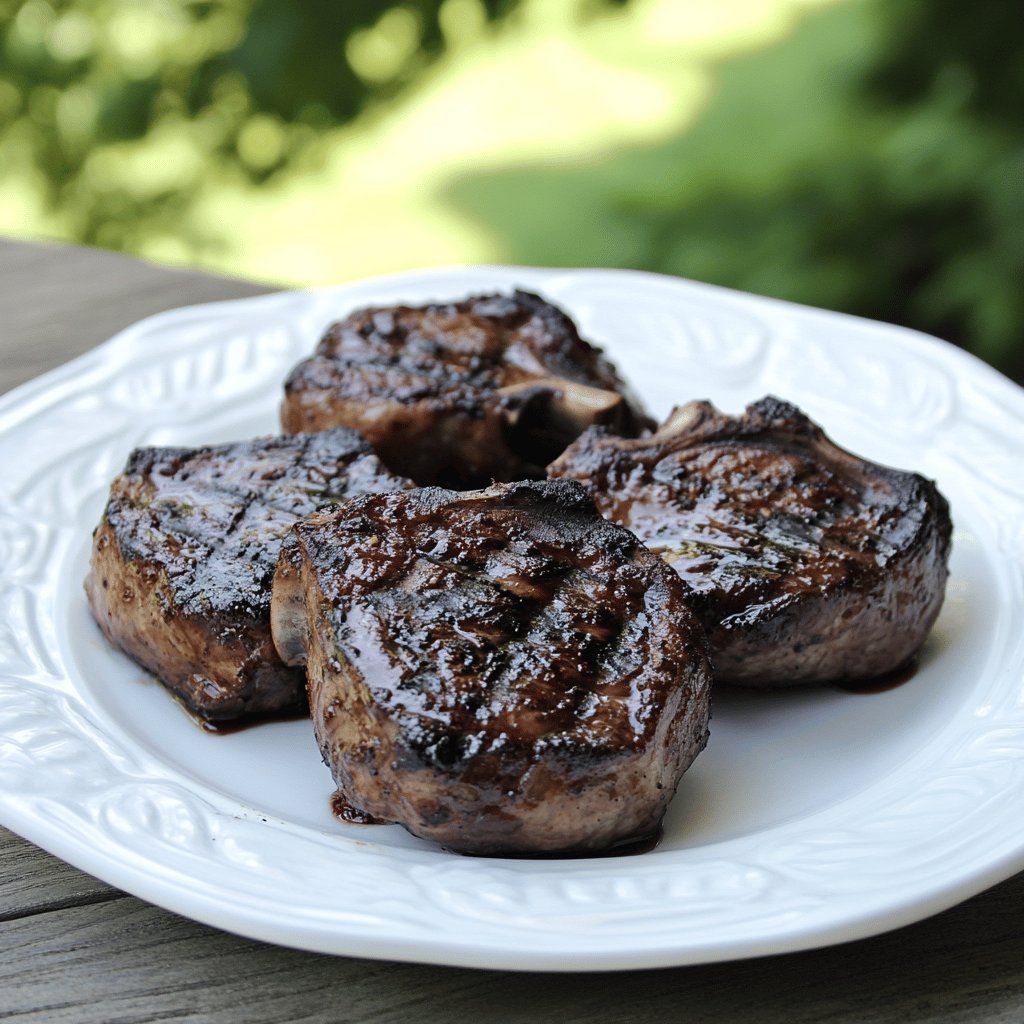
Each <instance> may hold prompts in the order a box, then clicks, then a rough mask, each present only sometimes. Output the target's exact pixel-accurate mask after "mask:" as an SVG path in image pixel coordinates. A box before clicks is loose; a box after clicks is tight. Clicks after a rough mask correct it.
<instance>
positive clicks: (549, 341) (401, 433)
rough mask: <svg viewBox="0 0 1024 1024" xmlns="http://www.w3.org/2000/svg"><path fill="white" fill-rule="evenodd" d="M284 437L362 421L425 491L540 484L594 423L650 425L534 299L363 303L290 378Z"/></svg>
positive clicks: (627, 429)
mask: <svg viewBox="0 0 1024 1024" xmlns="http://www.w3.org/2000/svg"><path fill="white" fill-rule="evenodd" d="M281 422H282V424H283V427H284V429H285V430H287V431H295V430H323V429H324V428H326V427H332V426H338V425H344V426H349V427H354V428H355V429H356V430H358V431H359V432H360V433H361V434H362V435H363V436H364V437H366V439H367V440H368V441H369V442H370V444H371V445H372V446H373V448H374V450H375V451H376V452H377V454H378V455H379V456H380V457H381V459H382V460H383V461H384V463H385V464H386V465H387V466H389V467H390V468H391V469H392V470H394V471H395V472H397V473H402V474H404V475H405V476H408V477H411V478H412V479H413V480H415V481H416V482H417V483H418V484H444V485H446V486H455V487H473V486H483V485H485V484H488V483H490V482H491V481H492V480H494V479H497V480H521V479H526V478H530V477H543V476H544V467H545V466H546V465H547V464H548V463H549V462H550V461H551V460H552V459H553V458H555V456H557V455H558V454H559V453H560V452H561V451H562V450H563V449H564V448H565V446H566V445H567V444H569V442H570V441H572V440H573V439H574V438H575V437H577V436H578V435H579V433H580V432H581V431H582V430H583V429H584V428H586V427H588V426H590V425H592V424H603V425H605V426H608V427H609V428H610V429H612V430H613V431H615V432H616V433H621V434H625V435H628V436H635V435H636V434H637V433H639V432H640V431H641V430H642V429H644V428H646V427H648V426H653V423H652V422H651V421H649V420H648V419H647V417H646V416H645V414H644V413H643V411H642V410H641V408H640V406H639V405H638V404H637V403H636V401H635V400H634V399H632V398H631V397H630V396H629V395H628V393H627V392H626V389H625V386H624V385H623V383H622V381H621V380H620V379H619V377H618V375H617V374H616V372H615V370H614V368H613V367H612V366H611V364H610V363H609V362H608V361H607V360H606V359H604V358H603V357H602V355H601V354H600V352H599V351H598V350H597V349H595V348H593V347H592V346H591V345H589V344H588V343H587V342H585V341H583V340H582V339H581V338H580V336H579V334H578V333H577V331H576V328H575V326H574V325H573V323H572V321H571V320H570V319H569V318H568V317H567V316H566V315H565V314H564V313H563V312H562V311H561V310H559V309H557V308H556V307H554V306H552V305H551V304H550V303H548V302H545V301H544V300H543V299H541V298H539V297H538V296H536V295H531V294H529V293H528V292H521V291H517V292H515V294H513V295H511V296H506V295H485V296H479V297H476V298H470V299H466V300H464V301H462V302H454V303H443V304H437V305H428V306H422V307H413V306H393V307H388V308H371V309H364V310H360V311H358V312H355V313H353V314H351V316H349V317H348V318H347V319H345V320H342V321H340V322H339V323H336V324H334V325H333V326H331V327H330V328H329V329H328V331H327V333H326V334H325V335H324V337H323V339H322V340H321V342H320V344H319V346H318V347H317V350H316V352H315V354H314V355H313V356H312V358H310V359H307V360H305V361H304V362H301V363H299V365H298V366H296V367H295V369H294V370H292V372H291V375H290V376H289V377H288V380H287V381H286V383H285V399H284V403H283V405H282V409H281Z"/></svg>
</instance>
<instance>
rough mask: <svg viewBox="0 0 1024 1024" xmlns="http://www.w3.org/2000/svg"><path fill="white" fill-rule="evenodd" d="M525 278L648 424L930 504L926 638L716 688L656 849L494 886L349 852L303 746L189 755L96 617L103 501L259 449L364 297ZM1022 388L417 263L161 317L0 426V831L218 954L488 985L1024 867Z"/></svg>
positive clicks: (549, 275) (609, 288) (724, 309)
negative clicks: (899, 661)
mask: <svg viewBox="0 0 1024 1024" xmlns="http://www.w3.org/2000/svg"><path fill="white" fill-rule="evenodd" d="M512 286H523V287H527V288H531V289H534V290H538V291H541V292H543V293H544V294H545V295H546V296H547V297H549V298H550V299H552V300H553V301H555V302H557V303H559V304H561V305H563V306H564V307H565V308H567V309H568V310H569V311H570V312H571V313H572V314H573V315H574V316H575V318H576V319H577V321H578V323H579V324H580V326H581V329H582V332H583V334H584V335H585V336H587V337H589V338H591V339H593V340H595V341H596V342H598V343H600V344H601V345H603V346H604V347H605V348H606V349H607V351H608V353H609V354H610V355H611V356H612V358H613V359H614V360H615V361H616V362H617V363H618V364H619V366H620V367H621V368H622V369H623V371H624V372H625V374H626V375H627V376H628V377H629V379H630V380H631V382H632V383H633V385H634V386H635V388H636V389H637V391H638V392H639V393H640V394H641V395H642V396H643V397H644V398H645V399H646V401H647V402H648V404H649V406H650V407H651V409H652V411H653V412H654V413H655V414H656V415H659V416H660V415H662V414H664V413H666V412H667V411H668V410H669V408H670V407H671V406H672V405H673V404H674V403H678V402H683V401H686V400H689V399H691V398H710V399H711V400H713V401H714V402H715V403H716V404H718V405H719V406H720V407H721V408H723V409H724V410H726V411H730V412H737V411H739V410H740V409H741V408H742V407H743V406H744V405H745V404H746V403H747V402H748V401H751V400H753V399H756V398H758V397H760V396H762V395H764V394H766V393H774V394H776V395H779V396H780V397H784V398H788V399H790V400H792V401H795V402H796V403H797V404H799V405H801V406H802V407H803V408H804V409H805V411H806V412H807V413H809V414H810V415H811V416H812V417H813V418H815V419H817V420H818V421H819V422H821V423H822V424H823V425H825V427H826V429H827V430H828V431H829V433H830V434H831V435H832V436H833V438H834V439H835V440H836V441H838V442H839V443H840V444H843V445H846V446H847V447H850V448H852V449H854V450H855V451H857V452H859V453H861V454H863V455H865V456H867V457H870V458H872V459H875V460H877V461H881V462H885V463H889V464H893V465H897V466H901V467H905V468H912V469H916V470H918V471H920V472H922V473H924V474H926V475H928V476H931V477H933V478H935V479H937V481H938V483H939V485H940V487H941V489H942V490H943V492H944V493H945V494H946V495H947V497H948V498H949V499H950V501H951V504H952V508H953V515H954V520H955V535H954V554H953V560H952V576H951V579H950V581H949V588H948V593H947V600H946V605H945V608H944V611H943V613H942V616H941V618H940V620H939V622H938V624H937V626H936V628H935V630H934V632H933V635H932V637H931V639H930V640H929V642H928V644H927V646H926V648H925V651H924V653H923V657H922V660H921V666H920V669H919V670H918V672H917V673H916V675H915V676H914V677H913V678H912V679H911V680H910V681H909V682H907V683H905V684H904V685H902V686H900V687H897V688H895V689H892V690H890V691H888V692H884V693H879V694H873V695H864V694H850V693H844V692H841V691H838V690H830V689H823V690H817V691H814V692H807V693H785V694H734V693H727V692H723V693H720V694H719V695H718V699H717V702H716V706H715V711H714V719H713V722H712V734H711V742H710V744H709V746H708V749H707V750H706V751H705V752H704V753H703V754H702V755H701V756H700V757H699V758H698V760H697V762H696V764H695V765H694V767H693V768H692V769H691V770H690V771H689V772H688V773H687V775H686V776H685V777H684V779H683V783H682V786H681V788H680V791H679V794H678V795H677V798H676V800H675V802H674V804H673V805H672V808H671V810H670V813H669V816H668V819H667V822H666V830H665V838H664V840H663V841H662V843H661V845H660V846H659V847H658V848H657V849H656V850H654V851H653V852H649V853H646V854H643V855H638V856H631V857H620V858H608V859H593V860H583V859H579V860H554V861H543V860H541V861H530V860H501V859H495V860H487V859H472V858H465V857H459V856H455V855H451V854H447V853H444V852H443V851H440V850H438V849H436V848H434V847H432V846H430V845H428V844H425V843H421V842H419V841H417V840H415V839H413V838H411V837H410V836H408V835H407V834H406V833H405V832H404V831H402V830H401V829H400V828H398V827H397V826H386V827H365V826H364V827H359V826H346V825H344V824H341V823H339V822H338V821H336V820H335V819H334V818H333V817H332V816H331V813H330V810H329V806H328V798H329V795H330V793H331V788H332V787H331V783H330V777H329V774H328V772H327V770H326V768H324V766H323V765H322V764H321V763H320V758H319V754H318V752H317V750H316V747H315V744H314V742H313V739H312V735H311V729H310V726H309V725H308V723H306V722H289V723H278V724H273V725H267V726H263V727H260V728H256V729H251V730H248V731H243V732H239V733H235V734H231V735H225V736H210V735H207V734H205V733H203V732H202V731H200V730H199V729H198V728H197V727H196V726H195V725H194V724H193V723H192V721H191V720H190V719H189V718H187V717H186V715H185V714H184V713H183V712H182V711H181V710H180V709H179V708H178V707H177V705H175V704H174V703H173V702H172V700H171V699H170V698H169V697H168V696H167V695H166V693H165V692H164V691H163V690H162V688H161V687H159V686H158V685H157V684H156V683H154V682H153V681H152V680H150V679H148V678H147V677H146V676H145V675H144V674H143V673H142V672H141V670H139V669H138V668H137V667H135V666H134V665H133V664H132V663H131V662H129V661H128V660H127V659H126V658H124V657H123V656H121V655H120V654H118V653H116V652H115V651H113V650H112V649H110V648H109V647H108V646H107V645H106V644H105V642H104V641H103V640H102V638H101V637H100V635H99V632H98V631H97V629H96V628H95V626H94V625H93V623H92V621H91V619H90V617H89V614H88V611H87V609H86V605H85V601H84V598H83V593H82V587H81V581H82V578H83V576H84V574H85V570H86V562H87V557H88V546H89V536H90V532H91V530H92V527H93V526H94V525H95V523H96V522H97V521H98V519H99V516H100V512H101V509H102V507H103V503H104V498H105V492H106V488H107V485H108V483H109V481H110V479H111V477H112V476H113V475H114V474H115V473H116V472H117V471H119V469H120V468H121V466H122V465H123V463H124V460H125V457H126V455H127V453H128V451H129V450H130V449H131V448H132V447H134V446H136V445H142V444H191V443H203V442H215V441H222V440H230V439H236V438H242V437H246V436H252V435H253V434H259V433H272V432H273V431H274V430H275V428H276V413H277V404H278V396H279V393H280V387H281V381H282V378H283V376H284V374H285V373H286V371H287V370H288V369H289V367H290V366H291V365H292V364H293V363H294V362H295V361H297V360H298V359H299V358H300V357H302V356H303V355H305V354H306V353H308V352H309V351H310V350H311V349H312V347H313V345H314V344H315V342H316V340H317V338H318V336H319V334H320V332H321V331H322V329H323V327H324V326H325V325H326V324H327V323H328V322H329V321H330V320H331V319H332V318H334V317H337V316H339V315H341V314H344V313H346V312H347V311H348V310H350V309H351V308H353V307H355V306H358V305H363V304H366V303H369V302H378V301H381V302H394V301H407V302H409V301H411V302H418V301H425V300H428V299H434V298H442V299H443V298H454V297H460V296H462V295H465V294H467V293H470V292H480V291H483V290H489V289H507V288H510V287H512ZM1022 442H1024V392H1022V391H1021V390H1020V389H1018V388H1016V387H1015V386H1014V385H1012V384H1011V383H1010V382H1008V381H1007V380H1005V379H1004V378H1002V377H1000V376H999V375H998V374H996V373H995V372H993V371H991V370H989V369H988V368H986V367H985V366H983V365H982V364H981V363H979V362H978V361H976V360H974V359H973V358H971V357H969V356H967V355H965V354H964V353H962V352H960V351H958V350H957V349H954V348H952V347H951V346H948V345H945V344H943V343H941V342H937V341H935V340H933V339H930V338H926V337H924V336H922V335H918V334H915V333H913V332H909V331H905V330H900V329H897V328H894V327H888V326H884V325H880V324H875V323H870V322H866V321H862V320H856V319H852V318H849V317H844V316H838V315H835V314H830V313H824V312H820V311H816V310H810V309H804V308H800V307H796V306H792V305H788V304H785V303H780V302H775V301H770V300H767V299H762V298H757V297H753V296H749V295H741V294H736V293H732V292H727V291H723V290H720V289H716V288H711V287H707V286H703V285H698V284H693V283H689V282H685V281H679V280H675V279H669V278H662V277H656V276H650V275H643V274H637V273H628V272H618V271H548V270H536V269H529V270H528V269H516V268H477V269H472V270H447V271H430V272H423V273H416V274H411V275H403V276H399V277H392V278H387V279H381V280H376V281H369V282H365V283H361V284H357V285H352V286H348V287H344V288H338V289H336V290H331V291H323V292H314V293H299V294H296V293H290V294H280V295H272V296H267V297H262V298H256V299H246V300H243V301H240V302H229V303H223V304H217V305H210V306H203V307H196V308H191V309H182V310H177V311H174V312H171V313H166V314H163V315H160V316H157V317H154V318H152V319H150V320H147V321H144V322H143V323H141V324H138V325H136V326H135V327H133V328H131V329H130V330H128V331H126V332H124V333H123V334H121V335H119V336H118V337H117V338H115V339H114V340H113V341H111V342H110V343H108V344H107V345H105V346H103V347H102V348H100V349H98V350H96V351H95V352H93V353H91V354H90V355H88V356H87V357H85V358H83V359H79V360H77V361H76V362H74V363H71V364H69V365H67V366H65V367H62V368H61V369H59V370H57V371H55V372H54V373H51V374H49V375H47V376H46V377H43V378H41V379H40V380H37V381H35V382H33V383H31V384H28V385H26V386H25V387H22V388H20V389H18V390H17V391H15V392H13V393H11V394H10V395H8V396H7V397H6V398H4V399H2V400H0V465H2V466H3V467H4V483H3V491H2V497H0V579H2V590H0V820H2V821H3V822H4V823H5V824H6V825H8V826H9V827H11V828H13V829H14V830H15V831H18V832H20V833H21V834H22V835H24V836H26V837H27V838H29V839H31V840H32V841H34V842H35V843H37V844H39V845H40V846H42V847H44V848H45V849H48V850H50V851H52V852H53V853H55V854H57V855H58V856H60V857H63V858H65V859H66V860H68V861H70V862H71V863H73V864H75V865H77V866H78V867H80V868H82V869H84V870H86V871H89V872H92V873H93V874H95V875H97V876H99V877H101V878H103V879H106V880H107V881H108V882H111V883H113V884H115V885H118V886H120V887H122V888H124V889H126V890H128V891H129V892H132V893H135V894H137V895H139V896H141V897H143V898H145V899H147V900H150V901H152V902H154V903H157V904H160V905H162V906H164V907H167V908H170V909H172V910H175V911H177V912H179V913H182V914H186V915H188V916H190V917H194V918H196V919H199V920H201V921H205V922H208V923H211V924H214V925H218V926H220V927H222V928H226V929H229V930H232V931H237V932H239V933H242V934H245V935H249V936H253V937H256V938H261V939H266V940H269V941H272V942H278V943H282V944H285V945H291V946H297V947H302V948H306V949H313V950H320V951H323V952H328V953H341V954H351V955H356V956H365V957H379V958H390V959H402V960H420V961H426V962H434V963H444V964H462V965H471V966H480V967H504V968H519V969H525V968H531V969H542V970H544V969H549V970H558V969H599V968H631V967H651V966H659V965H669V964H684V963H696V962H702V961H710V960H720V959H726V958H735V957H744V956H752V955H757V954H764V953H776V952H781V951H786V950H796V949H803V948H808V947H812V946H817V945H822V944H826V943H832V942H838V941H841V940H846V939H854V938H858V937H861V936H865V935H869V934H872V933H876V932H880V931H884V930H886V929H889V928H893V927H896V926H898V925H901V924H905V923H908V922H911V921H914V920H917V919H919V918H922V917H925V916H927V915H929V914H932V913H934V912H936V911H939V910H942V909H943V908H945V907H948V906H950V905H952V904H954V903H956V902H958V901H959V900H962V899H964V898H965V897H967V896H970V895H972V894H974V893H976V892H978V891H980V890H981V889H983V888H985V887H986V886H988V885H990V884H992V883H994V882H996V881H999V880H1001V879H1003V878H1005V877H1007V876H1009V875H1010V874H1012V873H1014V872H1016V871H1018V870H1020V869H1021V868H1024V634H1022V630H1021V625H1020V624H1021V622H1022V621H1024V571H1022V566H1024V472H1022V469H1024V464H1022V456H1021V451H1022Z"/></svg>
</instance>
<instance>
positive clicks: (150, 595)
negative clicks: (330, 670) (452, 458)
mask: <svg viewBox="0 0 1024 1024" xmlns="http://www.w3.org/2000/svg"><path fill="white" fill-rule="evenodd" d="M409 486H411V484H410V483H409V481H405V480H402V479H401V478H398V477H395V476H393V475H392V474H390V473H388V472H387V471H386V470H384V468H383V467H382V466H381V464H380V462H379V461H378V459H377V457H376V456H375V455H374V454H373V453H372V452H371V451H370V449H369V447H368V446H367V445H366V443H365V442H364V441H363V440H362V439H361V438H360V437H359V436H358V435H357V434H355V433H354V432H353V431H350V430H345V429H338V430H333V431H329V432H326V433H323V434H315V435H294V436H291V437H283V438H262V439H259V440H253V441H245V442H241V443H237V444H226V445H218V446H213V447H203V448H140V449H137V450H135V451H133V452H132V454H131V455H130V457H129V459H128V462H127V465H126V466H125V469H124V472H123V473H122V474H121V475H120V476H118V477H117V478H116V479H115V480H114V482H113V484H112V486H111V490H110V497H109V500H108V502H107V506H106V510H105V512H104V515H103V520H102V522H101V523H100V525H99V527H98V528H97V530H96V532H95V534H94V537H93V549H92V558H91V562H90V570H89V575H88V577H87V579H86V582H85V589H86V593H87V596H88V599H89V606H90V609H91V610H92V613H93V616H94V617H95V619H96V621H97V622H98V623H99V626H100V628H101V629H102V631H103V632H104V634H105V635H106V636H107V638H108V639H109V640H110V641H111V642H112V643H114V644H115V645H116V646H118V647H120V648H121V649H122V650H124V651H125V652H126V653H127V654H128V655H130V656H131V657H132V658H134V659H135V660H136V661H137V662H139V663H140V664H141V665H143V666H144V667H145V668H146V669H148V670H149V671H150V672H152V673H153V674H154V675H156V676H157V677H158V678H159V679H160V680H161V682H163V683H164V685H165V686H167V688H168V689H170V690H171V691H172V692H173V693H174V694H176V695H177V696H178V697H179V698H180V700H181V701H182V702H183V703H184V704H185V705H186V706H187V707H188V708H190V709H191V710H192V711H193V712H195V713H196V714H197V715H199V716H200V717H203V718H206V719H210V720H218V721H227V720H236V719H242V718H251V717H258V716H263V715H267V714H272V713H284V712H287V711H289V710H291V709H293V708H301V707H303V706H304V704H305V678H304V674H303V673H302V671H301V670H298V669H295V668H290V667H288V666H286V665H284V664H283V662H281V660H280V658H279V657H278V656H277V652H276V650H275V648H274V646H273V642H272V640H271V636H270V619H269V616H270V583H271V579H272V577H273V571H274V566H275V564H276V561H277V554H278V549H279V548H280V544H281V538H282V537H283V535H284V534H285V533H286V532H287V530H288V529H289V528H290V527H291V526H292V524H293V523H294V522H295V521H296V519H298V517H299V516H302V515H306V514H308V513H310V512H313V511H315V510H316V509H318V508H322V507H324V506H325V505H333V504H336V503H337V502H339V501H341V500H344V499H345V498H347V497H350V496H352V495H354V494H361V493H363V492H364V491H369V490H386V489H392V490H393V489H396V488H401V487H409Z"/></svg>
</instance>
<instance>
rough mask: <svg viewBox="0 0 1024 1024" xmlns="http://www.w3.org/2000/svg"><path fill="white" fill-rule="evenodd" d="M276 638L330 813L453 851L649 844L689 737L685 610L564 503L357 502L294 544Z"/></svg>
mask: <svg viewBox="0 0 1024 1024" xmlns="http://www.w3.org/2000/svg"><path fill="white" fill-rule="evenodd" d="M271 617H272V623H273V630H274V638H275V641H276V643H277V645H278V649H279V650H280V651H281V653H282V655H283V656H284V657H285V658H286V659H287V660H289V661H291V662H293V663H301V662H302V661H304V660H308V678H309V692H310V705H311V709H312V713H313V724H314V729H315V731H316V735H317V738H318V741H319V743H320V748H321V752H322V753H323V756H324V759H325V761H326V762H327V763H328V764H329V765H330V767H331V770H332V772H333V775H334V779H335V782H336V783H337V785H338V787H339V789H340V791H341V792H342V793H343V795H344V799H345V800H346V801H347V802H348V803H349V804H350V805H351V806H354V807H357V808H359V809H360V810H361V811H363V812H365V813H368V814H370V815H372V816H374V817H378V818H385V819H388V820H391V821H397V822H399V823H401V824H402V825H404V826H405V827H406V828H407V829H409V831H410V832H412V833H413V834H415V835H418V836H422V837H424V838H427V839H433V840H435V841H437V842H439V843H441V844H442V845H444V846H446V847H449V848H451V849H455V850H460V851H463V852H475V853H486V854H493V853H515V852H529V851H558V850H579V851H585V850H596V849H603V848H606V847H608V846H611V845H613V844H615V843H618V842H624V841H627V840H629V839H633V838H637V837H643V836H648V835H650V834H652V833H653V832H654V831H656V829H657V826H658V823H659V822H660V821H661V818H662V816H663V814H664V812H665V808H666V806H667V805H668V802H669V799H670V798H671V796H672V794H673V793H674V792H675V789H676V785H677V783H678V781H679V777H680V775H681V774H682V772H683V771H684V770H685V768H686V767H687V766H688V765H689V764H690V762H691V761H692V760H693V758H694V757H695V756H696V755H697V753H698V752H699V751H700V750H701V749H702V748H703V746H704V744H705V742H706V737H707V722H708V700H709V696H708V694H709V666H708V661H707V656H706V643H705V639H704V635H703V631H702V630H701V628H700V625H699V624H698V622H697V620H696V618H695V617H694V616H693V615H692V614H691V613H690V611H689V609H688V608H687V606H686V589H685V587H684V586H683V584H682V583H681V581H680V580H679V578H678V576H676V574H675V573H673V572H672V571H671V570H670V569H669V568H668V567H667V566H665V564H664V563H663V562H662V561H660V560H659V559H658V558H656V557H655V556H653V555H652V554H651V553H650V552H649V551H648V550H647V549H646V548H644V546H643V545H642V544H640V543H639V542H638V541H637V540H636V538H635V537H633V536H632V534H630V533H628V532H627V531H626V530H622V529H620V528H619V527H616V526H614V525H612V524H611V523H608V522H607V521H606V520H604V519H602V518H601V517H600V516H599V515H598V514H597V512H596V510H595V508H594V505H593V503H592V502H591V501H590V499H589V498H587V496H586V493H585V492H584V490H583V488H581V487H579V486H578V485H576V484H573V483H569V482H563V481H559V482H535V483H517V484H508V485H495V486H494V487H491V488H488V489H486V490H483V491H476V492H464V493H461V494H460V493H456V492H453V491H447V490H442V489H439V488H426V489H423V490H418V491H411V492H408V493H404V494H382V495H373V496H367V497H365V498H357V499H355V500H353V501H351V502H349V503H347V504H346V505H344V506H343V507H341V508H339V509H338V510H337V511H335V512H332V513H322V514H318V515H315V516H312V517H310V518H308V519H305V520H303V521H302V522H300V523H298V524H296V527H295V529H294V530H293V531H292V533H291V534H290V535H289V537H288V539H287V540H286V542H285V545H284V547H283V548H282V551H281V556H280V559H279V561H278V569H277V574H276V576H275V580H274V597H273V607H272V615H271Z"/></svg>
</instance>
